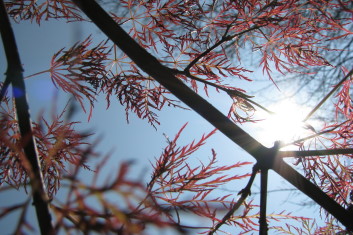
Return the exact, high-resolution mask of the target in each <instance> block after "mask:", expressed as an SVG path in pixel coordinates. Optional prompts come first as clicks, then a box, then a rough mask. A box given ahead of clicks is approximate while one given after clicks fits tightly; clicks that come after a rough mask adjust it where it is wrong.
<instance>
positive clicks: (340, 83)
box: [303, 69, 353, 122]
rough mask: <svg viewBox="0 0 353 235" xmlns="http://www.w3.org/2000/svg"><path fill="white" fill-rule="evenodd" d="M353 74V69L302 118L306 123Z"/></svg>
mask: <svg viewBox="0 0 353 235" xmlns="http://www.w3.org/2000/svg"><path fill="white" fill-rule="evenodd" d="M352 74H353V69H352V70H351V71H350V72H349V73H348V74H347V75H346V76H344V78H343V79H342V80H341V81H340V82H339V83H338V84H337V85H336V86H335V87H334V88H332V90H331V91H330V92H329V93H328V94H327V95H326V96H325V97H324V98H323V99H322V100H321V101H320V102H319V103H318V104H317V105H316V106H315V108H314V109H313V110H311V112H310V113H309V114H308V115H307V116H306V117H305V118H304V120H303V122H306V121H307V120H308V119H309V118H310V117H311V116H312V115H313V114H314V113H315V112H316V111H317V110H318V109H319V108H320V107H321V106H322V105H323V104H324V103H325V102H326V100H327V99H328V98H329V97H330V96H331V95H332V94H333V93H334V92H335V91H336V90H337V89H338V88H339V87H340V86H341V85H342V84H343V83H344V82H345V81H346V80H347V78H349V77H350V76H352Z"/></svg>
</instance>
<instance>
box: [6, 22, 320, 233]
mask: <svg viewBox="0 0 353 235" xmlns="http://www.w3.org/2000/svg"><path fill="white" fill-rule="evenodd" d="M13 27H14V31H15V36H16V40H17V44H18V47H19V52H20V56H21V60H22V63H23V65H24V69H25V72H24V75H25V76H28V75H31V74H33V73H36V72H39V71H42V70H46V69H48V68H49V62H50V58H51V57H52V55H53V54H54V53H55V52H57V51H58V50H60V49H61V48H63V47H67V48H68V47H70V46H72V45H73V43H74V42H76V41H77V40H80V39H84V38H86V37H87V36H88V35H89V34H92V35H93V36H94V37H97V38H98V39H97V40H96V41H97V42H98V41H101V40H104V39H105V37H104V35H103V34H101V33H99V32H98V30H97V29H96V28H95V27H90V26H87V25H81V24H76V25H75V26H72V25H71V24H66V23H64V22H62V21H51V22H43V23H42V25H41V26H40V27H38V26H37V25H35V24H33V25H32V24H30V23H29V22H21V24H13ZM5 71H6V62H5V56H4V52H3V47H2V46H1V49H0V73H1V74H4V72H5ZM258 74H259V75H258V76H261V72H258ZM1 80H2V81H3V77H2V78H1ZM241 84H242V85H243V86H244V87H242V88H245V89H248V88H250V85H247V84H246V83H241ZM26 86H27V91H28V100H29V104H30V108H31V115H32V119H33V120H37V117H38V114H39V113H40V111H41V110H45V108H46V107H49V106H50V105H51V98H50V97H51V96H52V94H53V93H54V92H56V88H55V87H54V86H53V85H52V83H51V80H50V78H49V76H48V74H44V75H40V76H38V77H33V78H30V79H28V80H26ZM246 86H248V87H246ZM251 88H252V89H253V88H254V84H253V83H251ZM211 96H212V102H213V103H214V105H216V107H218V108H219V109H221V110H223V111H224V112H227V110H228V108H229V106H230V104H231V103H230V101H231V100H230V99H228V98H227V99H226V100H224V96H221V95H219V94H216V93H214V92H212V95H211ZM69 97H70V96H69V95H68V94H65V93H63V92H59V98H60V101H62V102H60V104H59V106H58V107H59V110H58V112H60V111H61V109H62V108H63V106H64V105H65V103H66V101H67V99H68V98H69ZM97 100H98V102H97V103H96V105H95V108H94V110H93V116H92V119H91V120H90V121H89V122H88V120H87V117H88V115H87V114H84V113H83V112H80V113H77V114H76V115H75V116H74V118H73V121H76V120H78V121H81V124H79V125H78V126H77V128H80V129H89V130H92V131H93V132H95V133H96V134H97V136H100V138H101V139H102V140H101V143H100V144H99V151H101V152H103V153H107V152H109V151H110V150H114V152H113V154H112V158H111V161H110V163H109V167H107V172H114V169H116V167H117V165H118V164H119V162H121V161H125V160H131V159H133V160H135V162H136V165H135V166H134V168H133V169H134V172H139V173H140V172H143V174H146V177H147V180H148V179H149V175H148V173H150V172H151V170H152V168H151V167H150V163H149V161H150V160H151V161H153V159H154V158H156V157H158V156H159V155H160V153H161V152H162V149H163V147H164V146H166V140H165V137H164V135H163V134H166V135H168V136H169V137H170V138H173V137H174V135H175V134H176V133H177V132H178V130H179V129H180V128H181V126H182V125H184V124H185V123H186V122H188V123H189V124H188V126H187V128H186V129H185V131H184V134H183V135H182V138H181V144H187V143H189V142H191V141H192V140H193V139H198V138H200V137H201V135H202V134H204V133H208V132H209V131H211V130H212V129H213V127H212V126H211V125H210V124H208V123H207V122H206V121H205V120H203V118H202V117H200V116H199V115H198V114H196V113H195V112H193V111H185V110H181V109H173V108H167V109H166V110H164V111H162V112H160V113H158V114H159V120H160V122H161V125H160V126H159V127H158V128H157V130H155V129H154V128H153V127H151V126H150V125H149V124H148V123H147V121H145V120H140V119H138V118H136V116H135V115H134V114H131V115H130V124H127V123H126V120H125V111H124V107H122V106H121V105H120V104H118V102H117V101H113V102H112V104H111V107H110V109H109V110H106V103H105V101H104V97H97ZM44 115H49V113H44ZM243 127H244V126H243ZM245 128H246V129H247V130H249V131H251V134H253V135H256V134H257V135H259V134H258V133H257V132H256V129H254V128H248V127H245ZM211 148H214V149H215V150H216V152H217V154H218V157H219V164H220V165H222V164H225V165H227V164H234V163H235V162H238V161H254V160H253V159H252V158H251V157H250V156H249V155H248V154H246V153H245V152H244V151H243V150H241V149H240V148H239V147H238V146H236V145H235V144H234V143H233V142H231V141H230V140H228V139H227V138H226V137H224V136H223V135H222V134H220V133H217V134H216V135H214V136H213V137H212V138H211V139H210V140H209V141H208V144H207V146H205V147H204V148H202V149H201V150H200V151H199V152H197V153H196V154H195V157H196V158H197V159H199V160H201V161H203V159H208V158H209V157H210V156H211ZM246 170H247V171H248V172H250V167H247V168H246ZM236 173H237V174H239V173H238V172H236ZM85 174H92V173H91V172H86V173H85ZM107 175H108V174H107ZM257 178H258V177H257ZM103 179H104V177H103V178H102V180H103ZM147 180H146V181H147ZM269 182H270V183H269V184H270V185H269V187H270V190H271V189H281V188H290V186H289V185H288V184H287V183H284V182H283V181H282V179H281V178H280V177H278V176H277V175H276V174H275V173H273V172H270V181H269ZM245 184H246V182H243V183H242V184H241V185H239V184H236V185H235V184H233V185H232V184H230V185H227V188H225V189H223V190H225V191H222V190H221V191H220V193H224V194H228V193H229V191H231V192H234V194H236V193H238V191H239V190H241V189H242V188H243V187H244V186H245ZM258 185H259V183H258V180H257V182H256V185H255V186H254V187H253V191H255V192H256V191H258V189H259V188H258ZM19 195H21V192H16V191H11V192H10V193H0V206H3V205H7V204H9V203H16V202H18V201H19V200H21V199H20V196H19ZM288 196H289V197H291V194H287V193H284V192H278V193H272V194H270V195H269V197H268V200H269V207H268V212H269V213H270V212H273V211H275V212H281V211H282V210H283V209H287V210H288V211H292V210H293V212H294V214H296V215H304V216H305V215H313V214H314V213H318V210H315V212H314V208H300V207H297V206H295V205H293V204H291V203H286V204H283V203H282V201H284V200H289V201H296V199H293V198H288ZM300 198H302V199H303V200H306V197H304V196H303V197H302V196H300ZM256 200H258V197H256ZM278 202H280V203H278ZM31 213H33V211H32V212H31ZM32 218H34V217H33V216H32ZM14 223H15V221H14V220H12V219H10V218H7V219H5V220H2V221H0V227H1V228H2V231H3V232H4V233H3V234H8V233H10V232H11V231H12V230H11V229H12V227H13V226H14V225H15V224H14Z"/></svg>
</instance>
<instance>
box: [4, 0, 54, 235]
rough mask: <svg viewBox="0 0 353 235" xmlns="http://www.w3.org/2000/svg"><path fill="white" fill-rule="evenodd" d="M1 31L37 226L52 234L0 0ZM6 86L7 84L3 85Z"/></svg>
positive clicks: (13, 45)
mask: <svg viewBox="0 0 353 235" xmlns="http://www.w3.org/2000/svg"><path fill="white" fill-rule="evenodd" d="M0 31H1V37H2V41H3V44H4V49H5V53H6V59H7V63H8V67H7V71H6V80H5V84H10V83H11V85H12V88H13V89H12V92H13V96H14V98H15V105H16V113H17V118H18V124H19V129H20V133H21V144H22V146H23V150H24V153H25V156H26V158H27V160H28V162H29V165H30V166H29V168H30V171H29V172H28V174H29V176H30V180H31V186H32V192H33V204H34V206H35V209H36V213H37V218H38V223H39V227H40V230H41V234H42V235H47V234H53V233H54V232H53V231H54V230H53V226H52V224H51V215H50V213H49V207H48V197H47V194H46V192H45V190H44V184H43V179H42V174H41V170H40V166H39V160H38V155H37V152H36V146H35V142H34V138H33V133H32V127H31V120H30V115H29V107H28V103H27V99H26V88H25V83H24V80H23V74H22V72H23V69H22V66H21V61H20V56H19V53H18V50H17V45H16V41H15V36H14V33H13V30H12V28H11V24H10V20H9V18H8V16H7V12H6V8H5V4H4V2H3V1H2V0H0ZM5 89H6V88H5Z"/></svg>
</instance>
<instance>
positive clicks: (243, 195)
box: [208, 164, 259, 235]
mask: <svg viewBox="0 0 353 235" xmlns="http://www.w3.org/2000/svg"><path fill="white" fill-rule="evenodd" d="M258 171H259V168H258V165H257V164H255V165H254V167H253V169H252V174H251V176H250V179H249V182H248V184H247V185H246V186H245V188H244V189H242V190H241V191H240V192H239V193H238V195H239V194H240V195H241V196H240V198H239V199H238V201H237V202H236V203H235V204H234V205H233V207H232V208H231V209H230V210H229V211H228V213H227V214H226V215H225V216H223V219H222V220H221V221H220V222H219V223H217V224H216V225H215V226H214V227H213V228H212V230H211V231H210V232H209V233H208V235H212V234H214V233H215V232H217V230H218V229H219V228H220V227H221V226H222V225H224V224H225V223H226V222H227V221H228V220H229V219H231V217H232V216H233V214H234V212H235V211H236V210H238V209H239V207H240V206H241V205H242V204H243V203H244V201H245V199H246V198H247V197H248V196H249V195H251V186H252V184H253V182H254V179H255V176H256V174H257V172H258Z"/></svg>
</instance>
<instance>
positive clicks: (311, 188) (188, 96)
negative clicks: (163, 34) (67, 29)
mask: <svg viewBox="0 0 353 235" xmlns="http://www.w3.org/2000/svg"><path fill="white" fill-rule="evenodd" d="M73 2H75V3H76V4H77V5H78V6H79V7H80V8H81V10H82V11H83V12H84V13H85V14H86V15H87V16H88V17H89V18H90V19H91V20H92V22H94V23H95V24H96V25H97V26H98V27H99V28H100V29H101V30H102V31H103V32H104V33H105V34H106V35H107V36H108V37H109V39H110V40H112V41H113V42H114V43H115V44H116V45H117V46H118V47H119V48H120V49H121V50H122V51H123V52H124V53H125V54H126V55H128V56H129V57H130V59H132V60H133V61H134V62H135V63H136V65H137V66H139V67H140V68H141V69H142V70H143V71H144V72H146V73H147V74H148V75H150V76H151V77H153V78H154V79H156V80H157V81H158V82H159V83H160V84H161V85H163V86H164V87H165V88H166V89H168V90H169V91H170V92H171V93H172V94H174V95H175V96H176V97H177V98H179V99H180V100H181V101H183V102H184V103H185V104H187V105H188V106H189V107H191V108H192V109H193V110H195V111H196V112H197V113H198V114H200V115H201V116H202V117H204V118H205V119H206V120H208V121H209V122H210V123H211V124H212V125H213V126H215V127H216V128H218V129H219V130H220V131H221V132H222V133H223V134H224V135H226V136H227V137H228V138H230V139H231V140H232V141H233V142H234V143H236V144H237V145H239V146H240V147H241V148H243V149H244V150H245V151H246V152H248V153H249V154H250V155H251V156H253V157H254V158H255V159H256V160H257V161H258V162H261V163H266V162H273V166H272V167H271V169H273V170H274V171H276V172H277V173H278V174H279V175H281V176H282V177H284V178H285V179H286V180H287V181H289V182H290V183H291V184H293V185H294V186H295V187H297V188H298V189H299V190H301V191H302V192H303V193H305V194H306V195H308V196H309V197H311V198H312V199H313V200H314V201H316V202H317V203H318V204H319V205H320V206H322V207H323V208H324V209H326V210H327V211H328V212H329V213H331V214H332V215H333V216H335V217H336V218H337V219H338V220H339V221H340V222H341V223H342V224H344V225H345V226H346V227H347V228H350V229H352V230H353V225H352V223H351V219H350V213H348V212H347V211H346V210H345V209H344V208H343V207H341V206H340V205H339V204H338V203H337V202H335V201H334V200H333V199H331V198H330V197H329V196H327V195H326V194H325V193H323V192H322V191H321V190H320V189H319V188H318V187H316V186H315V185H314V184H313V183H311V182H310V181H308V180H307V179H306V178H304V177H303V176H302V175H300V174H299V173H298V172H297V171H295V170H294V169H293V168H291V167H290V166H289V165H287V164H286V163H285V162H284V161H283V160H282V159H278V158H276V159H275V156H276V152H275V151H273V149H268V148H266V147H264V146H263V145H262V144H260V143H259V142H258V141H256V140H255V139H254V138H253V137H251V136H250V135H249V134H248V133H246V132H245V131H244V130H242V129H241V128H239V127H238V126H237V125H236V124H234V123H233V122H232V121H230V120H229V119H228V118H227V117H226V116H224V115H223V114H222V113H221V112H220V111H219V110H218V109H216V108H215V107H213V106H212V105H211V104H210V103H208V102H207V101H206V100H205V99H203V98H202V97H201V96H199V95H198V94H196V93H195V92H193V91H192V90H191V89H190V88H189V87H188V86H186V85H185V84H184V83H183V82H181V81H180V80H179V79H178V78H176V77H175V76H174V75H173V74H172V72H171V70H170V69H169V68H167V67H165V66H163V65H162V64H161V63H160V62H159V61H158V60H157V59H156V58H155V57H153V56H152V55H151V54H149V53H148V52H147V51H146V50H145V49H144V48H142V47H141V46H140V45H139V44H138V43H137V42H135V41H134V40H133V39H132V38H131V37H130V36H129V35H128V34H127V33H126V32H125V31H124V30H123V29H122V28H121V27H120V26H119V25H118V24H117V23H116V22H115V21H114V20H113V19H112V18H111V17H110V16H109V15H108V14H107V13H106V12H105V11H104V10H103V9H102V8H101V7H100V6H99V4H97V3H96V2H95V1H94V0H73Z"/></svg>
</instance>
